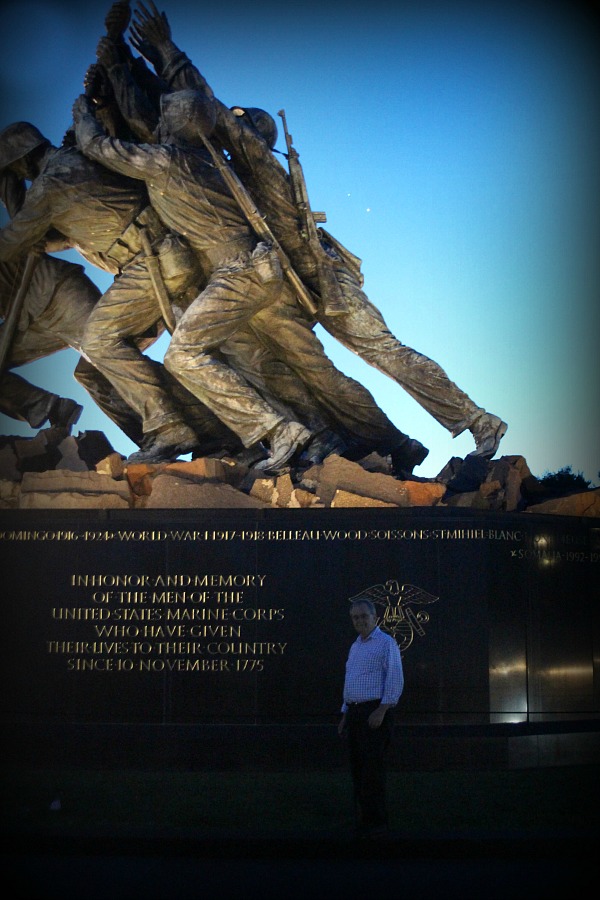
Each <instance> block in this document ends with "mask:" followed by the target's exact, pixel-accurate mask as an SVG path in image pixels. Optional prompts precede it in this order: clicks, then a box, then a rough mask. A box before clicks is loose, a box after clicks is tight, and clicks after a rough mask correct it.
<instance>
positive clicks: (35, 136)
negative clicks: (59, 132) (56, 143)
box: [0, 122, 50, 171]
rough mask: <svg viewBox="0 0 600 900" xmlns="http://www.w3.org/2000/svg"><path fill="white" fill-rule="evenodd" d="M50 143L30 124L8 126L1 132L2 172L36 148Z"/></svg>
mask: <svg viewBox="0 0 600 900" xmlns="http://www.w3.org/2000/svg"><path fill="white" fill-rule="evenodd" d="M49 143H50V141H49V140H48V138H45V137H44V135H43V134H42V132H41V131H39V129H37V128H36V127H35V125H31V124H30V123H29V122H13V123H12V125H7V126H6V128H4V129H3V130H2V131H0V171H1V170H2V169H6V167H7V166H10V164H11V163H14V162H16V161H17V160H18V159H23V157H24V156H27V154H28V153H31V151H32V150H35V148H36V147H40V146H41V145H42V144H49Z"/></svg>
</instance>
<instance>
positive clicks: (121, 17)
mask: <svg viewBox="0 0 600 900" xmlns="http://www.w3.org/2000/svg"><path fill="white" fill-rule="evenodd" d="M130 19H131V8H130V6H129V0H116V2H115V3H113V5H112V6H111V8H110V9H109V11H108V12H107V14H106V18H105V20H104V25H105V26H106V33H107V35H108V36H109V38H112V39H113V40H117V39H118V38H121V37H123V33H124V32H125V29H126V28H127V26H128V25H129V21H130Z"/></svg>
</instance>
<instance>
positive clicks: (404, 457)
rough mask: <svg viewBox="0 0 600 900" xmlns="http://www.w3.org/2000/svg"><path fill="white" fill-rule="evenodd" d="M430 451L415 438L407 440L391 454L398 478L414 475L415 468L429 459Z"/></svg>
mask: <svg viewBox="0 0 600 900" xmlns="http://www.w3.org/2000/svg"><path fill="white" fill-rule="evenodd" d="M428 455H429V450H428V449H427V447H425V446H424V445H423V444H422V443H421V442H420V441H417V440H416V439H415V438H407V439H406V440H405V441H403V443H402V444H400V445H399V446H398V447H393V448H392V451H391V453H390V457H391V459H392V471H393V473H394V475H396V476H408V475H412V473H413V469H414V468H415V466H420V465H421V463H422V462H423V461H424V460H425V459H427V457H428Z"/></svg>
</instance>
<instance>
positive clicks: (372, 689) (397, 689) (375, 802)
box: [338, 597, 404, 838]
mask: <svg viewBox="0 0 600 900" xmlns="http://www.w3.org/2000/svg"><path fill="white" fill-rule="evenodd" d="M350 618H351V620H352V624H353V625H354V627H355V629H356V631H357V632H358V637H357V638H356V640H355V641H354V643H353V644H352V646H351V647H350V653H349V654H348V660H347V662H346V676H345V679H344V702H343V704H342V718H341V720H340V723H339V725H338V733H339V734H340V736H341V735H344V734H347V737H348V749H349V754H350V772H351V775H352V783H353V786H354V800H355V803H356V813H357V827H358V836H359V837H364V838H375V837H380V836H381V835H384V834H385V833H386V832H387V830H388V814H387V804H386V754H387V750H388V747H389V745H390V740H391V710H392V709H393V707H395V706H396V704H397V703H398V700H399V699H400V696H401V694H402V690H403V688H404V673H403V669H402V658H401V656H400V649H399V647H398V644H397V643H396V641H395V640H394V638H393V637H391V635H389V634H385V633H384V632H383V631H382V630H381V629H380V628H379V626H378V625H377V613H376V611H375V606H374V605H373V603H372V602H371V601H370V600H368V599H367V598H366V597H365V598H358V599H356V600H353V601H352V603H351V605H350Z"/></svg>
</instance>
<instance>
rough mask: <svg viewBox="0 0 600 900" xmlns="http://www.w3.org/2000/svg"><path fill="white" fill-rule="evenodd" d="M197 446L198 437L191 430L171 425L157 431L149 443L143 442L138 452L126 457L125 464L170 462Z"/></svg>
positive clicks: (184, 426)
mask: <svg viewBox="0 0 600 900" xmlns="http://www.w3.org/2000/svg"><path fill="white" fill-rule="evenodd" d="M197 446H198V437H197V435H196V434H195V432H194V431H192V429H191V428H188V427H187V425H171V426H168V427H167V428H164V429H161V430H159V431H157V432H156V434H155V435H154V437H153V438H151V439H150V440H149V441H144V443H143V444H142V446H141V447H140V449H139V450H137V451H136V452H135V453H132V454H131V456H128V457H127V464H128V465H132V464H134V463H148V464H150V465H152V464H156V463H161V462H170V461H171V460H173V459H177V457H178V456H183V455H184V454H185V453H190V452H191V451H192V450H194V449H195V448H196V447H197Z"/></svg>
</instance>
